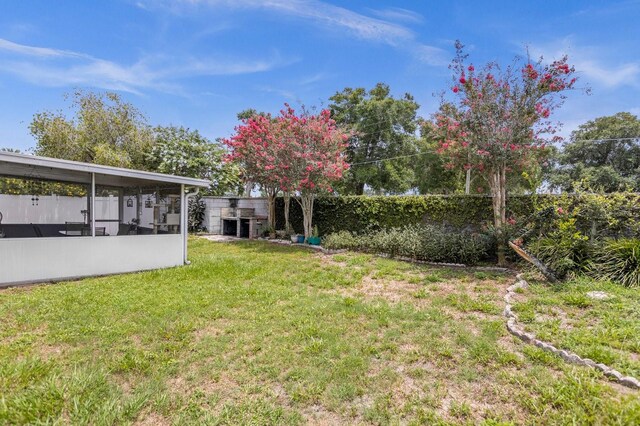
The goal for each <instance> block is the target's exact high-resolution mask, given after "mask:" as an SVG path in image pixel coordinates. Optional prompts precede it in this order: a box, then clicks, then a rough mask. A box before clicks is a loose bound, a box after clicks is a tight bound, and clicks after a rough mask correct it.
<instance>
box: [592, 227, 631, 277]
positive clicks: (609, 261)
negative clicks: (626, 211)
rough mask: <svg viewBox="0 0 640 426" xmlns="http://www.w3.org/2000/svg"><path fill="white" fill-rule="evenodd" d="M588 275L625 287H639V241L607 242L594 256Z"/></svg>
mask: <svg viewBox="0 0 640 426" xmlns="http://www.w3.org/2000/svg"><path fill="white" fill-rule="evenodd" d="M589 273H590V275H592V276H595V277H596V278H600V279H605V280H610V281H613V282H617V283H620V284H622V285H624V286H626V287H638V286H640V239H638V238H630V239H622V240H610V241H607V242H606V243H605V244H603V246H602V250H598V252H597V254H596V255H595V256H594V261H593V262H592V263H591V265H590V266H589Z"/></svg>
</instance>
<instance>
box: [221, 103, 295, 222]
mask: <svg viewBox="0 0 640 426" xmlns="http://www.w3.org/2000/svg"><path fill="white" fill-rule="evenodd" d="M222 142H223V143H224V144H225V145H226V146H227V147H228V148H229V150H230V152H229V154H228V155H227V157H226V159H227V161H230V162H235V163H236V164H238V165H239V166H240V168H241V169H242V176H243V179H244V180H245V181H248V182H255V183H257V184H258V185H260V187H261V189H262V190H263V191H264V193H265V194H266V196H267V202H268V223H269V227H270V228H271V229H272V230H275V225H276V215H275V206H276V196H277V195H278V193H279V192H280V189H281V186H280V185H281V181H280V178H279V176H278V174H277V173H276V172H277V171H278V170H279V168H280V167H281V166H282V165H283V164H282V160H283V157H282V155H281V151H282V149H283V148H282V143H283V142H282V141H281V140H279V139H278V135H277V134H276V131H275V126H274V121H273V120H272V118H271V116H270V115H251V116H249V117H248V118H245V119H243V120H242V124H241V125H239V126H236V129H235V134H234V135H233V136H232V137H231V138H228V139H223V140H222Z"/></svg>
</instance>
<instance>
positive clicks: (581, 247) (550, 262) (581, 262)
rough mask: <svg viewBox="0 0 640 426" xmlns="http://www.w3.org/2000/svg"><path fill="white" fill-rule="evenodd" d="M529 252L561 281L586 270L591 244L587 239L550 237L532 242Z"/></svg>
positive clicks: (591, 250) (591, 249) (591, 248)
mask: <svg viewBox="0 0 640 426" xmlns="http://www.w3.org/2000/svg"><path fill="white" fill-rule="evenodd" d="M529 250H530V251H531V253H533V255H534V256H536V257H537V258H538V259H540V261H541V262H542V263H544V264H545V265H546V266H547V267H548V268H550V269H551V270H553V272H554V273H555V275H556V276H557V277H558V278H560V279H563V278H566V277H574V276H576V275H577V274H579V273H581V272H584V271H586V270H587V267H588V266H589V259H590V257H591V253H592V252H593V243H591V242H590V241H589V240H588V239H581V238H576V239H571V238H561V237H558V236H550V237H542V238H539V239H537V240H534V241H533V242H532V243H531V244H530V246H529Z"/></svg>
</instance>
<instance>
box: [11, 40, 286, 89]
mask: <svg viewBox="0 0 640 426" xmlns="http://www.w3.org/2000/svg"><path fill="white" fill-rule="evenodd" d="M3 52H4V55H3ZM3 56H7V57H8V58H3ZM34 58H35V59H36V60H37V61H36V62H33V59H34ZM0 59H2V60H1V61H0V71H4V72H7V73H10V74H13V75H15V76H17V77H18V78H21V79H23V80H26V81H29V82H31V83H33V84H38V85H43V86H54V87H55V86H93V87H98V88H102V89H109V90H122V91H126V92H131V93H138V94H139V93H140V90H142V89H154V90H160V91H166V92H173V93H178V92H180V88H179V86H178V85H177V84H176V83H175V81H176V80H178V79H180V78H186V77H192V76H214V75H238V74H249V73H257V72H265V71H269V70H271V69H273V68H276V67H279V66H284V65H287V64H289V63H291V62H292V60H288V61H287V60H284V59H282V58H281V57H280V55H279V54H277V52H276V53H274V54H272V55H271V57H270V58H268V59H262V60H238V59H235V58H219V59H212V58H206V59H196V58H190V57H186V58H185V57H180V58H177V57H168V56H165V57H147V58H143V59H141V60H139V61H137V62H135V63H134V64H132V65H122V64H119V63H116V62H112V61H108V60H104V59H100V58H95V57H92V56H90V55H86V54H83V53H78V52H73V51H67V50H59V49H53V48H49V47H37V46H28V45H23V44H18V43H14V42H11V41H9V40H5V39H0Z"/></svg>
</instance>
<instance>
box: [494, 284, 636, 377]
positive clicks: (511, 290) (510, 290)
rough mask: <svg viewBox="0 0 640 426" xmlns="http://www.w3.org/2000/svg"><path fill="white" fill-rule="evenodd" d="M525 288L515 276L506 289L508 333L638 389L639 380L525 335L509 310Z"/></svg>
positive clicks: (566, 360)
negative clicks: (517, 294)
mask: <svg viewBox="0 0 640 426" xmlns="http://www.w3.org/2000/svg"><path fill="white" fill-rule="evenodd" d="M527 287H529V284H528V283H527V282H526V281H525V280H524V278H522V274H518V275H516V282H515V283H514V284H512V285H510V286H509V287H507V293H506V294H505V296H504V301H505V307H504V316H505V317H506V318H507V330H508V331H509V333H511V334H512V335H514V336H516V337H517V338H519V339H520V340H522V341H523V342H525V343H529V344H531V345H534V346H537V347H539V348H540V349H542V350H544V351H547V352H551V353H552V354H554V355H557V356H559V357H561V358H562V359H563V360H564V361H565V362H568V363H571V364H577V365H581V366H585V367H591V368H595V369H596V370H599V371H601V372H602V373H603V374H604V375H605V376H607V377H609V378H611V379H613V380H614V381H616V382H617V383H619V384H621V385H623V386H627V387H629V388H632V389H640V380H638V379H636V378H635V377H631V376H624V375H623V374H622V373H620V372H619V371H618V370H614V369H613V368H611V367H609V366H607V365H604V364H601V363H596V362H595V361H593V360H591V359H589V358H581V357H580V356H579V355H577V354H575V353H573V352H569V351H565V350H562V349H558V348H556V347H555V346H553V345H552V344H550V343H548V342H543V341H542V340H539V339H537V338H536V336H535V335H534V334H531V333H527V332H525V331H524V330H523V329H522V328H519V327H518V316H517V315H516V314H515V313H514V312H513V311H512V310H511V307H512V305H511V303H512V302H511V299H512V297H514V296H515V295H516V290H517V289H519V288H527Z"/></svg>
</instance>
